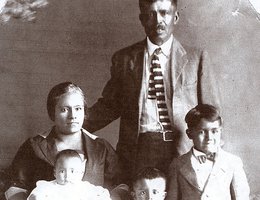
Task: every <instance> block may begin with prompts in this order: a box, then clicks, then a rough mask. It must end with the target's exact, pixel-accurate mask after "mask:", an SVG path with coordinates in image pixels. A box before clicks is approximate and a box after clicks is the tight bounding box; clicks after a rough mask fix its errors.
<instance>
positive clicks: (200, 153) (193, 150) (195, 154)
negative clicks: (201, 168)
mask: <svg viewBox="0 0 260 200" xmlns="http://www.w3.org/2000/svg"><path fill="white" fill-rule="evenodd" d="M192 153H193V155H194V156H195V157H198V156H202V155H206V154H205V153H203V152H201V151H198V150H197V149H195V148H194V147H193V148H192Z"/></svg>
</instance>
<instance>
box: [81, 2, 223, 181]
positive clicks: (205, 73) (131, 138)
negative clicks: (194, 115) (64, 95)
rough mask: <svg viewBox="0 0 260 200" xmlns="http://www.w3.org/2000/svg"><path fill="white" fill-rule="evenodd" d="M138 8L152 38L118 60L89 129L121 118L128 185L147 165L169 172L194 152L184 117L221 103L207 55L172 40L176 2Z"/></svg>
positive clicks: (121, 149) (91, 112)
mask: <svg viewBox="0 0 260 200" xmlns="http://www.w3.org/2000/svg"><path fill="white" fill-rule="evenodd" d="M139 7H140V11H141V13H140V16H139V19H140V21H141V23H142V25H143V27H144V30H145V33H146V35H147V37H146V39H145V40H143V41H141V42H138V43H136V44H134V45H132V46H129V47H126V48H124V49H122V50H119V51H118V52H116V53H115V54H114V55H113V58H112V67H111V78H110V80H109V81H108V82H107V84H106V86H105V88H104V90H103V93H102V98H100V99H99V100H98V102H97V103H96V104H94V105H93V106H92V107H91V108H90V110H89V116H88V120H87V123H86V124H85V127H86V129H87V130H89V131H91V132H93V131H96V130H99V129H101V128H103V127H104V126H106V125H108V124H109V123H110V122H112V121H114V120H115V119H117V118H119V117H120V120H121V121H120V132H119V141H118V144H117V152H118V155H119V158H120V162H121V164H122V168H123V170H124V174H123V175H122V177H123V176H124V178H125V181H127V182H128V181H129V180H130V179H131V176H132V175H133V174H134V173H136V172H137V171H138V170H140V169H142V168H144V167H147V166H150V167H156V168H158V169H160V170H162V171H163V172H165V173H167V170H168V167H169V164H170V162H171V160H172V159H173V157H177V156H178V155H182V154H184V153H186V152H187V151H188V150H189V149H190V147H191V143H190V141H189V139H188V138H187V136H186V134H185V129H186V126H185V123H184V118H185V114H186V113H187V112H188V111H189V110H190V109H191V108H192V107H194V106H196V105H197V104H200V103H209V104H213V105H216V102H218V101H217V99H216V97H217V95H216V93H215V84H216V83H215V82H213V80H212V79H211V72H210V68H209V67H211V66H209V63H208V61H207V57H206V54H205V52H203V51H200V50H198V49H195V48H190V47H184V46H182V45H181V44H180V43H179V42H178V41H177V40H176V39H175V38H174V36H173V29H174V26H175V25H176V24H177V22H178V20H179V13H178V11H177V0H139Z"/></svg>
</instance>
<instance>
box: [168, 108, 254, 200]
mask: <svg viewBox="0 0 260 200" xmlns="http://www.w3.org/2000/svg"><path fill="white" fill-rule="evenodd" d="M185 121H186V123H187V126H188V129H187V130H186V133H187V135H188V137H189V138H190V139H191V140H193V144H194V146H193V148H192V149H191V150H190V151H189V152H188V153H187V154H184V155H182V156H180V157H179V158H177V159H176V160H174V161H173V162H172V164H171V166H170V173H169V176H170V182H169V188H168V195H167V198H166V199H167V200H176V199H177V200H184V199H185V200H186V199H191V200H200V199H210V200H230V199H236V200H249V186H248V182H247V178H246V175H245V172H244V169H243V164H242V161H241V159H240V158H239V157H237V156H235V155H232V154H231V153H228V152H226V151H224V150H223V149H222V148H221V132H222V119H221V117H220V115H219V112H218V110H217V109H216V108H215V107H214V106H212V105H207V104H200V105H198V106H196V107H195V108H193V109H191V110H190V111H189V112H188V114H187V115H186V117H185Z"/></svg>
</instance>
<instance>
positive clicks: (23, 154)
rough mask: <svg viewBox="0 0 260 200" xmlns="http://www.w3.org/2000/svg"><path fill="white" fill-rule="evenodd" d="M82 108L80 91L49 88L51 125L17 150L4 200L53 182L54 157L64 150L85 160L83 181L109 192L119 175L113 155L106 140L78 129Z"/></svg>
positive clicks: (70, 86) (21, 196) (60, 86)
mask: <svg viewBox="0 0 260 200" xmlns="http://www.w3.org/2000/svg"><path fill="white" fill-rule="evenodd" d="M85 105H86V102H85V97H84V94H83V92H82V90H81V89H80V88H79V87H78V86H77V85H75V84H73V83H70V82H65V83H61V84H58V85H56V86H55V87H53V88H52V89H51V91H50V93H49V95H48V99H47V110H48V114H49V117H50V119H51V120H52V121H53V122H54V126H53V127H52V129H51V130H50V131H48V132H46V133H45V134H43V135H37V136H35V137H32V138H29V139H28V140H27V141H25V142H24V143H23V145H22V146H21V147H20V148H19V150H18V152H17V154H16V156H15V158H14V160H13V162H12V165H11V168H10V176H11V178H12V181H11V182H12V184H11V185H10V187H9V189H8V190H7V191H6V193H5V194H6V197H7V198H8V199H10V200H11V199H16V200H18V199H26V198H27V196H28V195H29V193H30V192H31V190H32V189H33V188H35V186H36V182H37V181H38V180H47V181H51V180H54V179H55V178H54V175H53V167H54V161H55V157H56V155H57V154H58V152H60V151H62V150H64V149H73V150H76V151H77V152H79V153H80V154H83V155H84V157H85V159H87V163H86V167H85V173H84V176H83V181H84V180H86V181H89V182H90V183H92V184H94V185H100V186H103V187H105V188H107V189H109V190H111V189H112V187H113V186H114V185H115V184H116V182H117V180H116V179H117V174H118V173H119V168H118V160H117V156H116V154H115V151H114V149H113V147H112V146H111V145H110V144H109V143H108V142H107V141H105V140H104V139H101V138H98V137H97V136H95V135H92V134H90V133H88V132H87V131H86V130H84V129H83V128H82V125H83V122H84V118H85V110H86V106H85Z"/></svg>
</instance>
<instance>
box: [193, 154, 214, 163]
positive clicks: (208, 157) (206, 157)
mask: <svg viewBox="0 0 260 200" xmlns="http://www.w3.org/2000/svg"><path fill="white" fill-rule="evenodd" d="M215 156H216V153H210V154H207V155H200V156H197V158H198V160H199V162H200V163H205V162H206V160H210V161H212V162H214V161H215Z"/></svg>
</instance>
